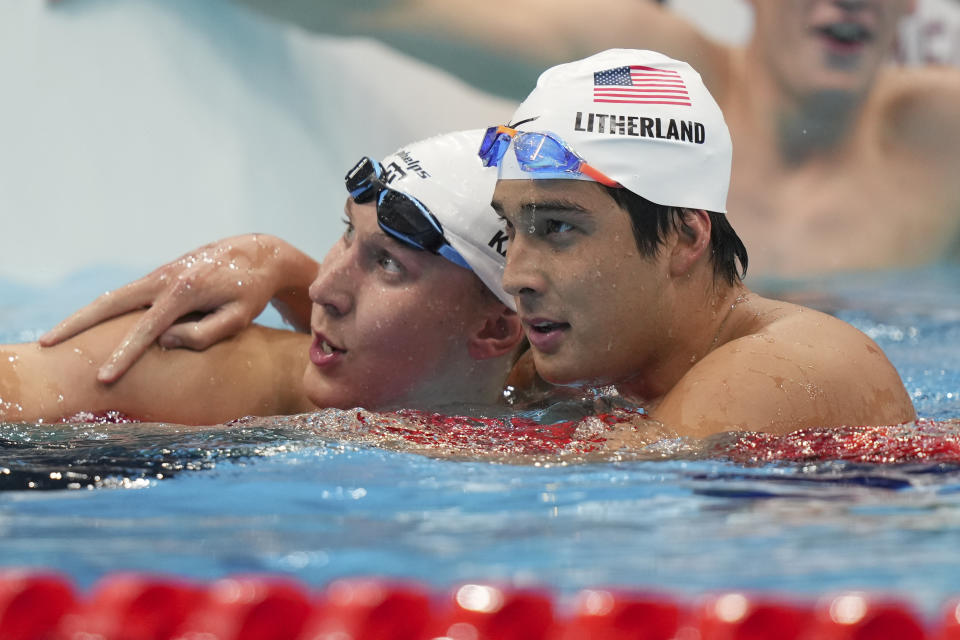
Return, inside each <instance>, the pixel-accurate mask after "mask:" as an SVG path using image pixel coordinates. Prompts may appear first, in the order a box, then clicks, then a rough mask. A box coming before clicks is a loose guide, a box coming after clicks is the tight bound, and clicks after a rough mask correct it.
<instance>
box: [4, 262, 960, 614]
mask: <svg viewBox="0 0 960 640" xmlns="http://www.w3.org/2000/svg"><path fill="white" fill-rule="evenodd" d="M126 275H127V274H118V273H104V272H100V273H95V272H89V273H78V274H76V275H75V276H74V277H73V278H72V279H71V280H70V281H68V282H65V283H62V285H61V286H58V287H56V288H51V289H50V290H47V291H43V290H36V289H25V288H18V287H15V286H13V285H12V284H10V283H2V282H0V341H4V342H5V341H11V340H20V339H32V338H33V337H35V336H36V335H37V334H38V332H40V331H42V330H43V329H45V328H47V327H48V326H50V325H51V324H53V322H55V321H56V320H57V319H59V317H60V316H61V315H62V314H64V313H66V312H67V311H68V310H70V309H72V308H74V307H76V306H77V305H78V304H79V303H81V302H84V301H86V300H88V299H89V298H90V297H91V296H92V295H93V294H94V293H98V292H99V290H100V289H105V288H109V287H111V286H115V285H117V284H120V283H121V282H123V281H124V279H125V278H126ZM958 281H960V269H958V268H956V267H940V268H935V269H928V270H923V271H918V272H895V273H885V274H871V275H864V276H845V277H844V278H838V279H826V280H822V281H816V282H805V283H796V282H791V283H774V284H771V285H770V287H771V288H772V289H777V290H779V291H780V292H781V293H784V292H786V293H788V294H789V296H790V297H794V298H796V299H803V300H804V301H805V302H807V303H809V304H812V305H813V306H817V307H818V308H821V309H825V310H827V311H830V312H831V313H835V314H836V315H838V316H840V317H842V318H844V319H845V320H848V321H850V322H852V323H854V324H855V325H856V326H858V327H859V328H860V329H862V330H864V331H865V332H867V333H868V334H870V335H871V336H872V337H873V338H874V339H875V340H876V341H877V342H878V343H879V344H880V345H881V346H882V347H883V348H884V349H885V350H886V352H887V353H888V355H889V357H890V359H891V360H892V361H893V363H894V364H895V365H896V367H897V368H898V370H899V371H900V373H901V376H902V377H903V379H904V382H905V384H906V385H907V388H908V390H909V391H910V393H911V395H912V397H913V399H914V402H915V404H916V407H917V409H918V412H919V413H920V415H921V417H925V418H932V419H936V420H939V421H944V422H945V423H946V424H947V426H948V427H949V426H950V424H952V422H953V421H955V420H956V419H957V418H958V417H960V398H958V394H960V339H958V338H960V291H958V288H957V287H956V285H955V283H956V282H958ZM268 322H275V319H274V320H270V319H268ZM65 429H68V430H69V431H64V430H65ZM0 443H2V444H0V447H2V448H0V456H2V458H0V473H2V467H6V468H8V469H14V472H11V473H10V474H8V476H15V475H18V474H19V476H18V477H20V478H21V479H22V478H26V477H27V476H28V475H29V473H33V474H34V476H33V477H35V478H37V479H40V480H43V479H48V480H49V479H50V478H51V474H61V477H60V478H58V479H57V481H56V482H54V481H53V480H50V481H49V482H47V485H48V486H64V487H65V486H67V485H68V484H69V480H70V479H69V478H67V477H63V475H62V474H63V473H64V472H65V470H66V469H67V468H68V465H67V464H66V462H67V461H70V462H71V463H75V464H76V466H75V468H76V469H78V470H79V471H78V473H79V472H83V473H88V472H89V474H96V473H99V474H100V475H99V476H98V480H97V482H96V483H95V486H96V487H97V488H94V489H86V488H80V489H74V490H69V489H58V490H52V491H36V490H29V489H27V488H24V487H23V486H21V485H17V486H9V487H8V490H6V491H0V539H2V544H0V566H24V565H26V566H37V567H50V568H55V569H57V570H59V571H62V572H64V573H66V574H67V575H69V576H71V577H73V578H74V579H75V580H76V581H77V583H78V584H80V585H84V586H86V585H89V584H91V583H92V582H93V581H95V580H96V579H97V578H99V577H100V576H102V575H104V574H106V573H109V572H112V571H117V570H128V569H135V570H148V571H158V570H159V571H169V572H175V573H178V574H182V575H186V576H191V577H195V578H201V579H212V578H216V577H220V576H224V575H228V574H232V573H237V572H249V571H269V572H280V573H285V574H290V575H293V576H296V577H298V578H300V579H302V580H304V581H305V582H307V583H309V584H314V585H322V584H324V583H326V582H327V581H329V580H331V579H333V578H335V577H339V576H348V575H358V574H362V575H369V574H376V575H391V576H399V577H405V578H411V579H417V580H421V581H424V582H426V583H427V584H430V585H433V586H436V587H439V588H444V587H448V586H450V585H452V584H454V583H458V582H463V581H472V580H496V581H507V582H510V583H514V584H537V585H546V586H548V587H549V588H551V589H554V590H556V591H558V592H559V593H561V594H564V593H571V592H573V591H574V590H576V589H579V588H581V587H586V586H603V585H625V586H634V587H637V586H640V587H652V588H656V589H663V590H666V591H668V592H676V593H681V594H691V595H692V594H698V593H702V592H704V591H710V590H715V589H734V588H735V589H762V590H770V591H775V592H783V593H787V594H793V595H801V596H815V595H819V594H823V593H827V592H830V591H832V590H836V589H841V588H844V589H848V588H855V589H867V590H870V591H881V592H884V593H890V594H893V595H895V596H897V597H898V598H901V599H904V600H907V601H909V602H912V603H914V604H915V605H917V606H918V607H920V608H921V609H922V610H924V611H926V612H929V613H931V615H932V612H933V611H935V610H936V609H937V608H938V607H939V606H940V605H941V604H942V603H943V602H944V601H945V600H946V599H948V598H949V597H951V596H956V595H960V551H958V542H960V468H958V467H957V466H956V465H950V464H933V463H930V464H919V463H916V462H913V463H910V464H900V465H898V464H887V465H868V464H859V463H850V462H839V461H830V460H824V461H816V462H804V463H777V464H767V465H745V464H741V463H735V462H730V461H727V460H723V459H718V458H710V457H706V458H704V457H702V456H697V455H690V454H689V452H684V451H677V452H675V453H672V454H669V453H668V455H665V456H664V458H663V459H659V460H645V461H620V462H604V463H590V464H573V465H553V466H548V467H545V466H532V465H527V466H522V465H505V464H494V463H486V462H464V461H453V460H437V459H431V458H427V457H424V456H420V455H415V454H411V453H403V452H396V451H388V450H384V449H378V448H374V447H358V446H355V445H352V444H349V443H344V442H339V441H336V440H328V439H325V438H324V437H322V436H321V435H318V434H317V433H316V432H315V431H311V430H309V429H304V428H303V425H302V424H300V425H298V424H294V423H291V422H289V421H285V420H277V421H276V422H275V426H271V424H270V423H269V422H268V423H266V425H264V424H263V423H260V424H258V425H253V426H250V425H238V426H234V427H214V428H211V429H207V430H203V431H199V432H195V431H184V430H179V429H177V428H176V427H174V426H170V425H115V426H112V427H111V428H107V427H105V426H96V425H94V426H83V425H80V426H70V427H53V426H49V425H32V426H31V425H25V426H22V425H4V426H3V427H2V428H0ZM84 465H86V466H84ZM158 476H161V478H158ZM84 477H85V478H89V477H92V475H88V476H84ZM0 481H2V476H0ZM41 484H43V483H41ZM77 484H78V486H81V487H86V486H87V484H89V483H88V482H87V480H84V481H83V482H78V483H77Z"/></svg>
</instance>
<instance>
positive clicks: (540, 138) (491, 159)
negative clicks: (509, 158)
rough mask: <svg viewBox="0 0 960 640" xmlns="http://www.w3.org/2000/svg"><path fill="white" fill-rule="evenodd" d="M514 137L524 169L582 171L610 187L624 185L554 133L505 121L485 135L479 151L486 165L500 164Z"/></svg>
mask: <svg viewBox="0 0 960 640" xmlns="http://www.w3.org/2000/svg"><path fill="white" fill-rule="evenodd" d="M511 140H512V141H513V150H514V153H516V156H517V163H518V164H519V165H520V168H521V169H523V170H524V171H530V172H531V173H538V172H541V173H544V172H554V173H555V172H558V171H559V172H564V173H579V174H582V175H585V176H587V177H588V178H590V179H592V180H595V181H597V182H599V183H600V184H602V185H605V186H608V187H620V186H621V185H620V183H619V182H617V181H616V180H614V179H612V178H609V177H607V176H606V175H605V174H603V173H601V172H600V171H599V170H597V169H595V168H594V167H591V166H590V165H589V164H587V163H586V162H585V161H584V160H583V158H581V157H580V156H578V155H577V154H575V153H574V152H573V151H572V150H571V149H570V147H568V146H567V145H566V143H564V142H563V140H561V139H560V138H557V137H556V136H554V135H553V134H551V133H539V132H532V131H517V130H516V129H514V128H512V127H505V126H503V125H500V126H494V127H490V128H489V129H487V132H486V133H485V134H484V135H483V141H482V142H481V143H480V151H479V152H478V155H479V156H480V158H481V159H483V166H485V167H496V166H499V165H500V161H501V160H502V159H503V155H504V154H505V153H506V152H507V147H509V146H510V141H511Z"/></svg>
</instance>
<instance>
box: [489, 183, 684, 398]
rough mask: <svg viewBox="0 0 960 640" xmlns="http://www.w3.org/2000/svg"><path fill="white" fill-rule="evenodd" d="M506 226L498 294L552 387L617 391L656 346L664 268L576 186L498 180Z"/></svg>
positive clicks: (590, 193) (606, 201) (623, 218)
mask: <svg viewBox="0 0 960 640" xmlns="http://www.w3.org/2000/svg"><path fill="white" fill-rule="evenodd" d="M493 206H494V209H496V210H497V212H498V213H499V214H500V215H501V216H503V218H504V219H505V220H506V222H507V228H508V235H509V236H510V251H508V252H507V264H506V269H505V271H504V277H503V284H504V288H505V289H506V290H507V291H508V292H510V293H511V294H513V295H514V296H515V298H516V301H517V313H518V314H519V315H520V319H521V321H522V322H523V329H524V332H525V333H526V335H527V337H528V338H529V340H530V345H531V350H532V353H533V357H534V362H535V364H536V367H537V372H538V373H539V374H540V375H541V376H542V377H543V378H544V379H545V380H547V381H548V382H552V383H554V384H576V383H581V384H611V383H612V384H619V383H623V382H627V381H629V379H630V378H631V377H633V376H634V375H636V373H637V372H639V371H640V370H642V368H643V367H644V365H645V364H646V363H647V362H648V358H649V355H650V354H651V353H653V352H654V351H655V349H656V348H657V346H658V345H663V340H662V336H661V333H662V327H661V325H663V324H665V323H664V322H663V321H662V320H661V318H665V317H667V314H666V313H665V305H666V304H667V302H668V301H667V299H666V297H665V296H666V295H667V294H665V288H664V287H662V286H660V285H661V284H662V283H663V282H665V281H666V279H667V267H666V266H665V264H664V260H662V259H658V258H644V257H642V256H641V255H640V252H639V250H638V249H637V245H636V242H635V240H634V236H633V229H632V227H631V224H630V218H629V215H628V214H627V212H626V211H624V210H623V209H622V208H621V207H620V206H619V205H618V204H617V203H616V202H614V200H613V199H612V198H611V197H610V196H609V194H607V193H606V192H605V191H604V190H603V189H602V187H600V186H599V185H597V184H596V183H593V182H585V181H580V180H500V181H498V182H497V188H496V190H495V191H494V196H493Z"/></svg>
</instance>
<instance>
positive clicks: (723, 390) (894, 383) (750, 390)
mask: <svg viewBox="0 0 960 640" xmlns="http://www.w3.org/2000/svg"><path fill="white" fill-rule="evenodd" d="M804 314H805V315H813V314H817V312H815V311H812V310H809V309H807V310H805V311H804ZM820 315H821V314H817V317H811V318H810V320H811V322H804V323H803V324H800V323H795V324H793V325H791V326H788V327H786V331H780V332H779V335H772V336H771V335H750V336H746V337H744V338H739V339H737V340H733V341H731V342H728V343H727V344H725V345H723V346H722V347H720V348H718V349H716V350H715V351H713V352H712V353H710V354H709V355H708V356H707V357H705V358H704V359H703V360H701V361H700V363H698V364H697V365H695V366H694V367H693V368H692V369H690V371H688V372H687V374H686V375H684V377H683V378H682V379H681V380H680V382H678V383H677V385H676V386H675V387H674V388H673V389H671V390H670V391H669V392H668V393H667V395H666V396H664V398H663V400H662V401H661V402H660V404H659V405H658V406H656V407H655V408H654V409H653V411H651V413H650V416H651V417H652V418H653V419H655V420H659V421H660V422H662V423H663V424H665V425H666V426H668V427H670V428H671V429H675V430H676V431H677V432H678V433H680V434H681V435H685V436H694V437H704V436H707V435H710V434H713V433H720V432H724V431H763V432H768V433H779V434H786V433H790V432H792V431H796V430H797V429H802V428H807V427H837V426H842V425H847V426H861V425H874V426H875V425H892V424H902V423H904V422H909V421H911V420H913V419H914V418H915V417H916V414H915V412H914V409H913V404H912V403H911V402H910V398H909V396H908V394H907V391H906V389H904V387H903V383H902V382H901V381H900V376H899V375H898V374H897V371H896V369H895V368H894V367H893V365H892V364H890V362H889V360H887V358H886V356H885V355H884V353H883V352H882V351H881V350H880V347H878V346H877V345H876V344H875V343H874V342H873V341H872V340H870V338H868V337H867V336H865V335H864V334H863V333H861V332H860V331H857V330H856V329H855V328H853V327H851V326H850V325H848V324H846V323H844V322H841V321H840V320H837V319H835V318H829V317H828V316H823V320H822V321H817V318H819V316H820Z"/></svg>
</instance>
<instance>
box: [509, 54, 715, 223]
mask: <svg viewBox="0 0 960 640" xmlns="http://www.w3.org/2000/svg"><path fill="white" fill-rule="evenodd" d="M512 122H513V123H514V124H512V125H510V126H512V127H514V128H516V129H519V130H521V131H531V132H541V133H552V134H554V135H555V136H556V137H558V138H559V139H560V140H562V141H563V142H565V143H566V144H567V145H568V146H569V147H570V149H571V150H572V151H574V152H575V153H576V154H577V155H578V156H580V157H581V158H582V159H583V160H584V161H585V162H586V163H588V164H589V165H591V166H592V167H594V168H596V169H598V170H599V171H600V172H602V173H604V174H606V175H607V176H609V177H610V178H613V179H614V180H616V181H617V182H619V183H620V184H621V185H623V186H624V187H626V188H627V189H629V190H630V191H632V192H634V193H636V194H637V195H640V196H643V197H644V198H646V199H647V200H650V201H651V202H655V203H657V204H661V205H665V206H671V207H686V208H690V209H705V210H707V211H715V212H718V213H726V211H727V190H728V188H729V186H730V163H731V157H732V154H733V149H732V145H731V143H730V133H729V131H728V130H727V125H726V123H725V122H724V120H723V113H721V111H720V107H719V106H717V103H716V101H715V100H714V99H713V96H711V95H710V92H709V91H707V88H706V86H704V84H703V80H702V79H701V78H700V74H699V73H697V72H696V71H694V70H693V68H692V67H691V66H690V65H688V64H687V63H685V62H680V61H679V60H673V59H672V58H668V57H667V56H665V55H663V54H660V53H657V52H655V51H643V50H637V49H610V50H608V51H603V52H601V53H598V54H596V55H593V56H590V57H589V58H584V59H583V60H578V61H575V62H570V63H567V64H561V65H558V66H555V67H552V68H550V69H547V70H546V71H544V72H543V74H541V75H540V78H539V79H538V80H537V86H536V88H535V89H534V90H533V92H531V93H530V95H529V96H527V99H526V100H524V101H523V103H522V104H521V105H520V107H519V108H518V109H517V111H516V113H515V114H514V116H513V120H512ZM499 176H500V178H503V179H519V178H526V179H530V178H558V177H565V178H576V179H585V180H589V178H587V177H585V176H581V175H580V174H572V173H566V174H563V175H560V174H557V175H554V174H552V173H540V172H537V173H531V172H528V171H523V170H522V169H521V168H520V166H519V165H518V164H517V162H516V157H515V156H514V152H513V148H512V146H511V148H510V149H508V150H507V152H506V153H505V154H504V157H503V159H502V160H501V161H500V173H499Z"/></svg>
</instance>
